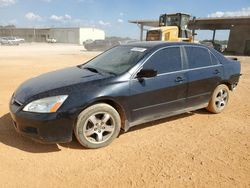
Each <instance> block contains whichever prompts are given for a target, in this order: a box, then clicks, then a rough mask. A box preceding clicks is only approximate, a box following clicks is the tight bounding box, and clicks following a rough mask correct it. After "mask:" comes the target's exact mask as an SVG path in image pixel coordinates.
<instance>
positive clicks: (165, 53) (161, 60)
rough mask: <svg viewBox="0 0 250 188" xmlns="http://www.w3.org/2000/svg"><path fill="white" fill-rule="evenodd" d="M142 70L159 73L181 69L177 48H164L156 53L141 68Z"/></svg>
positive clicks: (178, 49)
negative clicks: (152, 70) (151, 70)
mask: <svg viewBox="0 0 250 188" xmlns="http://www.w3.org/2000/svg"><path fill="white" fill-rule="evenodd" d="M143 68H144V69H154V70H156V71H157V72H158V74H161V73H167V72H174V71H179V70H181V69H182V63H181V52H180V48H179V47H170V48H165V49H163V50H160V51H158V52H156V53H155V54H154V55H153V56H152V57H151V58H150V59H149V60H148V61H147V62H146V63H145V64H144V66H143Z"/></svg>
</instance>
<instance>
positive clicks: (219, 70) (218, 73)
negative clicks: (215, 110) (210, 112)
mask: <svg viewBox="0 0 250 188" xmlns="http://www.w3.org/2000/svg"><path fill="white" fill-rule="evenodd" d="M184 50H185V52H186V55H185V57H186V62H187V64H186V66H187V67H186V68H187V77H188V81H189V82H188V94H187V107H188V108H192V107H197V106H201V107H203V106H204V105H206V104H207V103H208V102H209V100H210V97H211V95H212V92H213V91H214V89H215V88H216V86H217V85H218V84H219V83H220V82H221V78H222V75H223V65H222V64H221V63H220V62H219V61H218V60H217V58H216V57H215V56H214V55H213V54H212V53H211V52H210V50H208V49H207V48H205V47H199V46H197V47H196V46H185V47H184Z"/></svg>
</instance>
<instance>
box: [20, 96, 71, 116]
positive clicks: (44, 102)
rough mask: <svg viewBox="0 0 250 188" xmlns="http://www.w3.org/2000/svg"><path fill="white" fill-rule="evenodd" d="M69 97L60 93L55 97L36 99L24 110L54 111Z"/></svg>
mask: <svg viewBox="0 0 250 188" xmlns="http://www.w3.org/2000/svg"><path fill="white" fill-rule="evenodd" d="M67 98H68V95H60V96H55V97H47V98H43V99H39V100H35V101H33V102H31V103H29V104H27V105H26V106H25V107H24V108H23V111H26V112H37V113H53V112H56V111H57V110H58V109H59V108H60V106H61V105H62V104H63V103H64V101H65V100H66V99H67Z"/></svg>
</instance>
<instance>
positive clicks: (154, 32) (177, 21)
mask: <svg viewBox="0 0 250 188" xmlns="http://www.w3.org/2000/svg"><path fill="white" fill-rule="evenodd" d="M189 21H190V15H189V14H184V13H176V14H162V15H161V16H160V19H159V27H156V28H152V29H149V30H148V31H147V38H146V40H147V41H175V42H181V41H185V42H193V36H192V32H191V31H190V30H188V28H187V26H188V22H189Z"/></svg>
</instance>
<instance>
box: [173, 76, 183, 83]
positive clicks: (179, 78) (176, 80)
mask: <svg viewBox="0 0 250 188" xmlns="http://www.w3.org/2000/svg"><path fill="white" fill-rule="evenodd" d="M184 80H185V79H184V78H182V77H180V76H178V77H177V78H176V79H175V82H178V83H180V82H183V81H184Z"/></svg>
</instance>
